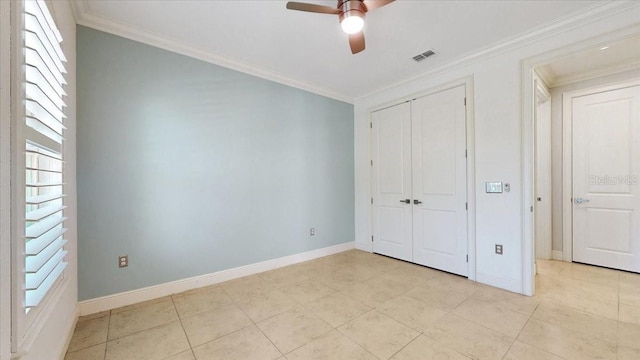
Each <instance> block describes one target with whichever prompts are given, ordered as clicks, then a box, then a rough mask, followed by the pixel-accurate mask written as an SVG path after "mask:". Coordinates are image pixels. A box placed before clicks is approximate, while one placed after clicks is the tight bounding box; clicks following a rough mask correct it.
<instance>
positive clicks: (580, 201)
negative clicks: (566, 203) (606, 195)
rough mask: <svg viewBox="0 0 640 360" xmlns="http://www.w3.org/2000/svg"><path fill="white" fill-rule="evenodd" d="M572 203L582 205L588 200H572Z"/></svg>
mask: <svg viewBox="0 0 640 360" xmlns="http://www.w3.org/2000/svg"><path fill="white" fill-rule="evenodd" d="M573 202H574V203H576V204H583V203H588V202H589V199H583V198H573Z"/></svg>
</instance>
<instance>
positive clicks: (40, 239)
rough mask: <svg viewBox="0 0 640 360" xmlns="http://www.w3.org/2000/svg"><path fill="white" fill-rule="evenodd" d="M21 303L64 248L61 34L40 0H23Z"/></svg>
mask: <svg viewBox="0 0 640 360" xmlns="http://www.w3.org/2000/svg"><path fill="white" fill-rule="evenodd" d="M24 20H25V22H24V23H25V33H24V35H25V49H24V51H25V52H24V58H25V75H26V76H25V84H24V89H25V95H26V98H25V110H26V111H25V119H24V120H25V123H24V124H25V125H26V126H25V127H24V134H25V136H24V138H25V140H26V144H25V150H26V151H25V156H26V158H25V195H26V199H25V203H26V212H25V241H26V244H25V307H26V311H27V312H28V311H29V309H31V308H33V307H36V306H38V304H40V302H41V301H42V299H43V298H44V297H45V296H46V295H47V293H48V292H49V290H51V289H52V287H53V286H54V285H55V284H56V282H57V280H58V279H59V278H60V277H61V276H62V274H63V271H64V269H65V267H66V266H67V263H66V262H65V256H66V254H67V251H66V250H65V248H64V245H65V243H66V240H65V239H64V237H63V236H64V233H65V231H66V229H65V228H64V221H65V220H66V218H65V217H64V211H63V210H64V209H65V206H64V196H65V195H64V183H63V171H64V159H63V156H62V154H63V145H64V138H63V135H64V134H63V133H64V129H65V127H64V120H65V118H66V116H65V114H64V108H65V106H66V105H65V103H64V100H63V98H64V96H65V95H66V93H65V92H64V85H65V84H66V82H65V78H64V74H66V70H65V68H64V63H65V62H66V58H65V56H64V54H63V52H62V47H61V46H60V43H61V42H62V36H61V34H60V31H58V28H57V27H56V24H55V23H54V21H53V18H52V17H51V14H50V13H49V10H48V8H47V6H46V4H45V3H44V2H43V1H41V0H37V1H36V0H27V1H25V19H24Z"/></svg>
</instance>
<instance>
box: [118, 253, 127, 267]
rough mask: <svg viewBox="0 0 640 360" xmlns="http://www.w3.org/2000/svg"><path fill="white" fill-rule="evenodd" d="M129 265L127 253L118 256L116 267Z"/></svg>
mask: <svg viewBox="0 0 640 360" xmlns="http://www.w3.org/2000/svg"><path fill="white" fill-rule="evenodd" d="M127 266H129V255H123V256H118V267H121V268H123V267H127Z"/></svg>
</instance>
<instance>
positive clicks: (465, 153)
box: [464, 149, 467, 159]
mask: <svg viewBox="0 0 640 360" xmlns="http://www.w3.org/2000/svg"><path fill="white" fill-rule="evenodd" d="M464 157H465V159H466V158H467V150H466V149H465V150H464Z"/></svg>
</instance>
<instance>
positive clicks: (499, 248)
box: [496, 244, 502, 255]
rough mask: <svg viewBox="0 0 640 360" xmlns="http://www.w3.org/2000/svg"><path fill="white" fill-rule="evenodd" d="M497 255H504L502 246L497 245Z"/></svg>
mask: <svg viewBox="0 0 640 360" xmlns="http://www.w3.org/2000/svg"><path fill="white" fill-rule="evenodd" d="M496 254H498V255H502V245H500V244H496Z"/></svg>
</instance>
